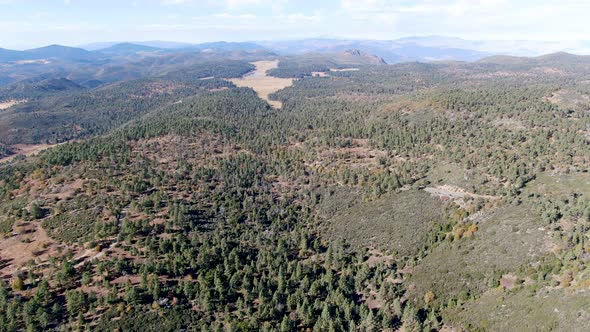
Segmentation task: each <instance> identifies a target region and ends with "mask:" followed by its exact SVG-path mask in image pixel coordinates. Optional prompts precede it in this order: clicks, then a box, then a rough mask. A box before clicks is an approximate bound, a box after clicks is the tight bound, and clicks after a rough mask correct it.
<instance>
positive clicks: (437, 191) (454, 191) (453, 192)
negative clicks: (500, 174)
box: [424, 185, 500, 200]
mask: <svg viewBox="0 0 590 332" xmlns="http://www.w3.org/2000/svg"><path fill="white" fill-rule="evenodd" d="M424 191H426V192H428V193H430V194H431V195H434V196H440V197H445V198H449V199H460V198H481V199H489V200H495V199H500V197H498V196H491V195H478V194H473V193H470V192H467V191H465V189H462V188H459V187H454V186H449V185H443V186H437V187H435V188H424Z"/></svg>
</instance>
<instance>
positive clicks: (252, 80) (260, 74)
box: [229, 60, 294, 108]
mask: <svg viewBox="0 0 590 332" xmlns="http://www.w3.org/2000/svg"><path fill="white" fill-rule="evenodd" d="M252 64H253V65H254V66H256V70H254V71H253V72H250V73H248V74H246V75H244V77H242V78H232V79H230V80H229V81H231V82H232V83H233V84H235V85H236V86H239V87H248V88H252V89H254V91H256V92H257V93H258V95H259V96H260V98H262V99H264V100H266V101H267V102H268V103H269V104H270V105H271V106H273V107H275V108H281V107H282V106H283V104H282V103H281V102H280V101H276V100H270V99H269V97H268V96H269V95H270V94H272V93H274V92H277V91H279V90H281V89H284V88H286V87H289V86H291V85H292V84H293V81H294V80H293V79H292V78H277V77H272V76H268V74H267V72H268V71H269V70H271V69H274V68H277V67H278V66H279V60H270V61H269V60H265V61H256V62H252Z"/></svg>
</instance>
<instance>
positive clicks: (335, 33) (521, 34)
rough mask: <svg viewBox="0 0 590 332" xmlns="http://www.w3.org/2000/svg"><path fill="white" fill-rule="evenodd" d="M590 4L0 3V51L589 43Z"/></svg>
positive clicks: (325, 0) (463, 0)
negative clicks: (158, 44)
mask: <svg viewBox="0 0 590 332" xmlns="http://www.w3.org/2000/svg"><path fill="white" fill-rule="evenodd" d="M589 13H590V0H413V1H412V0H217V1H215V0H0V47H3V48H12V49H26V48H32V47H38V46H44V45H48V44H62V45H70V46H77V45H84V44H88V43H93V42H110V41H148V40H166V41H179V42H190V43H199V42H209V41H219V40H225V41H256V40H291V39H300V38H315V37H324V38H325V37H330V38H331V37H337V38H351V39H352V38H354V39H381V40H391V39H396V38H401V37H407V36H428V35H442V36H452V37H459V38H464V39H470V40H555V41H563V40H588V39H590V24H587V20H588V15H590V14H589Z"/></svg>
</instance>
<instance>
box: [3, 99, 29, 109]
mask: <svg viewBox="0 0 590 332" xmlns="http://www.w3.org/2000/svg"><path fill="white" fill-rule="evenodd" d="M26 102H27V101H26V100H14V99H11V100H6V101H2V102H0V111H3V110H5V109H9V108H11V107H12V106H14V105H18V104H22V103H26Z"/></svg>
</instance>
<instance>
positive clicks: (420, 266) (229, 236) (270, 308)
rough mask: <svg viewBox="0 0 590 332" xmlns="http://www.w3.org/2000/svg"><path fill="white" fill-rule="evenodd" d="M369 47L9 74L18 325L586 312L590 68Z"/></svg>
mask: <svg viewBox="0 0 590 332" xmlns="http://www.w3.org/2000/svg"><path fill="white" fill-rule="evenodd" d="M120 51H121V50H120ZM352 53H354V54H352ZM352 53H351V54H349V55H346V56H345V57H347V61H344V60H342V58H339V57H333V58H330V57H327V56H325V55H322V56H318V55H304V56H301V57H297V56H293V57H282V58H280V59H279V60H280V61H279V64H278V67H277V68H276V69H273V70H271V71H268V72H266V75H270V77H269V76H265V75H261V74H259V73H256V72H253V69H254V65H252V64H251V63H250V62H251V61H253V60H259V59H254V58H251V57H252V56H253V55H252V54H249V55H247V56H245V57H244V56H240V57H239V59H235V56H236V55H235V54H233V55H228V57H227V58H225V59H223V60H222V59H210V58H202V59H199V61H198V62H190V63H187V64H185V65H182V66H180V65H178V63H179V61H181V60H180V59H176V60H174V61H175V62H174V66H171V65H170V62H166V61H164V60H162V61H163V62H162V63H157V62H152V66H151V67H150V70H149V71H148V70H145V69H143V70H142V72H141V75H140V76H139V77H133V78H131V77H128V78H125V79H120V80H115V81H113V82H109V83H102V84H98V85H96V86H93V85H83V84H79V83H75V82H77V81H76V80H74V79H73V77H71V76H67V77H63V79H59V82H61V84H62V85H63V86H64V87H67V88H66V89H39V88H38V87H39V86H46V85H49V86H54V84H53V83H58V82H52V84H48V83H51V82H48V81H46V80H47V79H49V77H45V76H44V77H43V79H38V80H32V81H28V82H27V81H24V82H21V83H19V84H20V85H19V86H18V87H19V88H17V86H16V85H10V86H11V87H10V88H6V89H3V90H2V91H1V92H0V96H3V97H2V99H0V157H6V156H8V155H11V156H12V157H10V158H3V159H2V163H1V164H0V231H1V234H2V239H1V240H0V264H1V266H2V268H1V270H0V280H1V281H0V330H2V331H17V330H25V329H26V330H31V331H35V330H50V329H56V330H97V331H113V330H119V331H128V330H131V331H135V330H142V329H147V330H159V331H179V330H200V331H211V330H213V331H396V330H399V329H404V330H405V331H438V330H447V331H448V330H451V329H454V330H461V329H463V330H467V331H486V330H492V331H499V330H563V331H573V330H579V329H580V327H583V326H589V325H590V319H589V317H590V312H588V308H589V306H588V304H590V297H589V295H588V291H587V290H588V287H589V286H590V270H588V267H587V265H588V264H587V260H588V257H589V256H588V255H589V254H590V247H588V243H587V230H588V228H589V226H590V200H589V197H590V173H588V165H590V113H589V110H590V83H589V82H588V79H587V77H588V76H587V73H588V71H589V69H590V65H589V64H586V63H585V62H584V61H583V60H579V59H576V60H575V61H569V60H568V57H565V58H564V59H560V60H559V61H554V60H550V61H549V62H547V61H545V60H539V59H534V60H530V61H531V63H526V64H523V63H521V61H520V60H519V61H518V63H515V62H514V61H509V62H510V63H504V61H495V60H494V61H490V60H488V61H483V62H478V63H429V64H425V63H404V64H396V65H384V64H379V63H373V62H371V63H367V62H365V61H361V62H358V61H354V62H351V61H348V58H349V57H351V56H352V57H354V58H356V57H359V56H361V57H363V55H362V54H359V53H356V52H352ZM168 56H169V55H164V56H163V57H164V58H165V59H169V58H167V57H168ZM164 58H163V59H164ZM262 59H267V57H266V55H265V56H263V57H262ZM373 60H374V59H373ZM492 60H493V59H492ZM150 61H154V60H153V59H152V60H150ZM379 62H380V61H379ZM105 66H106V67H102V68H103V69H105V70H107V68H111V67H109V66H110V65H108V64H106V65H105ZM80 68H82V67H80ZM80 70H81V69H80ZM253 73H254V74H253ZM244 75H246V76H248V75H250V76H248V77H251V76H252V75H255V77H254V78H259V80H258V81H256V80H254V82H255V83H257V84H261V85H263V84H272V82H273V79H272V76H275V77H283V78H285V77H286V78H296V79H295V80H294V81H293V85H292V86H289V87H287V88H284V89H282V90H280V91H278V92H275V93H273V94H271V95H270V96H269V98H270V99H271V100H277V101H281V102H282V103H281V105H282V106H281V108H280V109H279V108H276V107H271V106H270V105H269V104H268V103H267V101H265V100H263V99H261V98H260V96H259V95H258V94H257V93H256V92H255V91H254V90H252V89H250V88H239V87H236V86H235V85H234V84H233V83H231V82H230V81H229V80H227V79H229V78H236V77H241V76H244ZM256 75H259V76H256ZM69 82H74V83H75V84H76V85H77V86H73V85H71V84H70V83H69ZM262 88H268V87H265V86H262ZM57 143H59V144H57ZM33 152H37V153H36V154H34V153H33Z"/></svg>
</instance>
